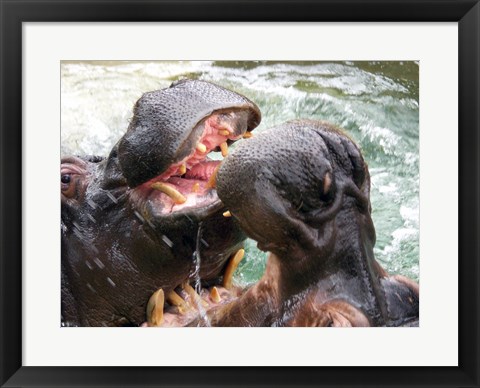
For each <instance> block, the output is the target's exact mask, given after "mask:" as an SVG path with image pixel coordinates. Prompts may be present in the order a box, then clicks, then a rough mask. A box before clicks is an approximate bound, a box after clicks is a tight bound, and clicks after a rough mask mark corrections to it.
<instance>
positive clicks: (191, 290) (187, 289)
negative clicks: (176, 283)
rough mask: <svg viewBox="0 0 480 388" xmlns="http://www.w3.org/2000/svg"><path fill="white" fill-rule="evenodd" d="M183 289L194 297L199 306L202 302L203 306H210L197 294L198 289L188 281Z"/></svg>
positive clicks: (193, 300) (193, 299)
mask: <svg viewBox="0 0 480 388" xmlns="http://www.w3.org/2000/svg"><path fill="white" fill-rule="evenodd" d="M183 289H184V290H185V291H186V292H187V294H188V296H190V298H191V299H192V302H194V303H195V304H196V305H197V306H198V304H199V303H201V304H202V306H203V307H208V303H207V302H205V301H204V300H203V299H202V298H201V296H200V295H198V294H197V291H195V289H194V288H193V287H192V286H191V285H190V284H188V283H185V284H184V285H183Z"/></svg>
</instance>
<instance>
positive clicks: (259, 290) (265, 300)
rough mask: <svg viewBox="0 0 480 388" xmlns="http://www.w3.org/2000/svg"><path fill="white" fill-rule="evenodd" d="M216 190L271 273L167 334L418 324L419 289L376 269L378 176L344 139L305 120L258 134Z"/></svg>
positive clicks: (181, 317)
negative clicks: (373, 177) (374, 184)
mask: <svg viewBox="0 0 480 388" xmlns="http://www.w3.org/2000/svg"><path fill="white" fill-rule="evenodd" d="M216 188H217V193H218V195H219V197H220V199H221V201H222V202H223V203H224V205H225V206H226V208H227V209H228V214H229V215H230V216H231V218H233V219H235V220H236V222H238V224H239V225H240V227H241V228H242V230H243V231H244V232H245V233H246V235H247V236H248V237H250V238H252V239H254V240H256V241H257V245H258V248H259V249H261V250H263V251H267V252H269V256H268V259H267V264H266V270H265V273H264V275H263V276H262V278H261V279H260V280H259V281H258V282H257V283H256V284H254V285H253V286H252V287H250V288H248V289H246V290H238V289H237V290H236V289H235V288H231V287H230V289H229V287H226V288H225V287H214V288H212V289H211V291H210V292H205V293H204V294H203V300H204V302H205V305H204V310H205V311H203V312H202V313H201V314H197V315H196V316H195V314H193V315H192V314H190V316H189V317H188V319H186V318H185V313H184V312H180V313H179V312H178V311H176V310H175V311H171V310H169V309H167V310H166V313H165V314H164V317H163V318H162V319H163V320H162V322H161V324H160V326H162V325H163V326H170V325H176V324H181V325H189V326H204V325H211V326H268V327H276V326H302V327H304V326H340V327H354V326H362V327H365V326H376V327H378V326H388V327H390V326H417V325H418V321H419V287H418V284H417V283H415V282H414V281H412V280H410V279H408V278H406V277H404V276H401V275H393V276H389V275H388V274H387V272H386V271H385V270H384V269H383V268H382V267H381V266H380V264H379V263H378V262H377V261H376V260H375V257H374V252H373V247H374V245H375V228H374V225H373V222H372V217H371V210H372V208H371V203H370V175H369V171H368V167H367V164H366V162H365V160H364V159H363V157H362V154H361V152H360V149H359V147H358V146H357V145H356V144H355V142H354V141H353V140H352V139H351V138H350V137H349V136H348V135H346V134H345V133H344V132H343V131H342V130H340V129H339V128H337V127H335V126H333V125H331V124H328V123H325V122H320V121H311V120H296V121H292V122H288V123H285V124H282V125H279V126H277V127H274V128H271V129H270V130H267V131H265V132H262V133H260V134H257V135H255V137H254V138H252V139H250V140H248V141H247V142H243V143H239V144H238V146H237V147H236V149H235V150H234V152H232V153H230V154H229V155H228V157H227V158H226V159H225V160H224V161H223V162H222V164H221V167H220V168H219V170H218V173H217V176H216ZM187 315H188V314H187ZM187 320H188V322H187Z"/></svg>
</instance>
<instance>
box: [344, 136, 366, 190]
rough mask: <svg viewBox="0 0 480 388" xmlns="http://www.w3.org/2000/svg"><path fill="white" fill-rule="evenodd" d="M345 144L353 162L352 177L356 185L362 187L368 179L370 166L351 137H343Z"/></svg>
mask: <svg viewBox="0 0 480 388" xmlns="http://www.w3.org/2000/svg"><path fill="white" fill-rule="evenodd" d="M342 142H343V145H344V147H345V149H346V151H347V154H348V157H349V159H350V162H351V164H352V178H353V182H354V183H355V185H356V186H357V187H358V188H359V189H362V188H363V186H364V183H365V181H366V179H367V175H368V168H367V164H366V163H365V161H364V160H363V157H362V154H361V153H360V150H359V149H358V147H357V146H356V145H355V144H354V143H353V141H351V140H350V139H347V138H343V139H342Z"/></svg>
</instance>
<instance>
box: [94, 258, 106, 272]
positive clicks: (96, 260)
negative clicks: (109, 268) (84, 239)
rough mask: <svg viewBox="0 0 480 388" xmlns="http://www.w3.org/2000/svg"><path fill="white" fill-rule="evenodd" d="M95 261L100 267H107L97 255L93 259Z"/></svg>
mask: <svg viewBox="0 0 480 388" xmlns="http://www.w3.org/2000/svg"><path fill="white" fill-rule="evenodd" d="M93 261H94V263H95V264H96V265H98V268H100V269H104V268H105V265H104V264H103V263H102V262H101V261H100V259H99V258H97V257H95V258H94V259H93Z"/></svg>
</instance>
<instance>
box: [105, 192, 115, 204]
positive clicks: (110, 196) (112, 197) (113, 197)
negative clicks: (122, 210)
mask: <svg viewBox="0 0 480 388" xmlns="http://www.w3.org/2000/svg"><path fill="white" fill-rule="evenodd" d="M106 194H107V197H108V198H110V199H111V200H112V202H113V203H115V204H117V203H118V200H117V198H115V196H114V195H113V194H112V193H111V192H110V191H107V192H106Z"/></svg>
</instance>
